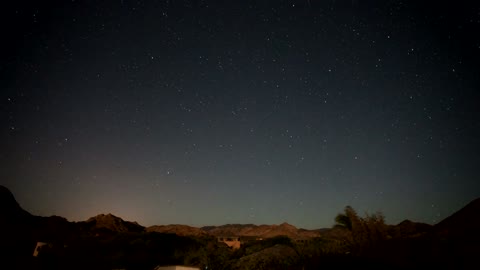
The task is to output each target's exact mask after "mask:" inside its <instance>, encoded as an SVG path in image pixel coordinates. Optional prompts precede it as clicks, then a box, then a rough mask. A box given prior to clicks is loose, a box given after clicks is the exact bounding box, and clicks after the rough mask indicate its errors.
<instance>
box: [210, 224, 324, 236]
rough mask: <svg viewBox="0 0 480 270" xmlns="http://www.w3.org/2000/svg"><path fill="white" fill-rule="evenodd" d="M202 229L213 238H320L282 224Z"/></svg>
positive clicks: (311, 233) (235, 225)
mask: <svg viewBox="0 0 480 270" xmlns="http://www.w3.org/2000/svg"><path fill="white" fill-rule="evenodd" d="M202 229H203V230H204V231H206V232H207V233H209V234H211V235H213V236H239V237H241V236H248V237H261V238H271V237H275V236H288V237H290V238H292V239H303V238H311V237H317V236H320V233H319V232H317V231H310V230H305V229H297V228H296V227H295V226H293V225H290V224H288V223H282V224H280V225H253V224H227V225H222V226H209V227H203V228H202Z"/></svg>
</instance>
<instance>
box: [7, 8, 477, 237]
mask: <svg viewBox="0 0 480 270" xmlns="http://www.w3.org/2000/svg"><path fill="white" fill-rule="evenodd" d="M13 2H16V3H10V4H9V5H5V6H3V7H2V9H1V11H0V15H1V25H2V26H1V28H2V38H1V39H2V49H1V63H0V109H1V113H0V123H1V126H0V150H1V151H0V164H1V165H0V184H1V185H5V186H6V187H8V188H9V189H10V190H11V191H12V192H13V193H14V195H15V197H16V199H17V200H18V202H19V203H20V205H21V206H22V207H23V208H24V209H26V210H27V211H29V212H31V213H32V214H35V215H42V216H51V215H60V216H63V217H66V218H67V219H69V220H71V221H80V220H85V219H87V218H89V217H91V216H94V215H97V214H100V213H113V214H115V215H117V216H120V217H122V218H124V219H126V220H134V221H137V222H139V223H140V224H141V225H144V226H149V225H154V224H172V223H180V224H186V225H193V226H204V225H221V224H226V223H254V224H279V223H282V222H288V223H291V224H293V225H295V226H298V227H303V228H307V229H314V228H322V227H330V226H332V224H333V222H334V217H335V215H336V214H337V213H338V212H340V211H342V210H343V208H344V207H345V206H346V205H351V206H353V207H354V208H355V209H356V210H357V211H358V212H359V213H360V214H363V213H364V212H365V211H369V212H370V213H373V212H375V211H382V212H383V213H384V214H385V216H386V219H387V222H388V223H398V222H400V221H402V220H404V219H411V220H414V221H421V222H426V223H430V224H434V223H436V222H438V221H440V220H442V219H443V218H445V217H447V216H448V215H450V214H452V213H453V212H455V211H456V210H458V209H460V208H461V207H463V206H464V205H465V204H466V203H468V202H469V201H471V200H473V199H474V198H477V197H480V178H479V177H478V174H479V167H480V166H479V165H480V162H479V161H480V158H479V155H480V141H479V139H480V105H479V104H480V103H479V102H480V68H479V67H478V65H479V63H480V8H479V6H480V4H474V2H475V1H470V2H468V3H467V2H462V1H455V2H452V1H450V4H448V5H447V4H443V3H438V2H442V1H435V2H433V1H432V2H428V1H393V0H390V1H363V0H357V1H340V0H337V1H334V0H324V1H315V0H302V1H273V0H272V1H210V0H203V1H202V0H199V1H193V0H183V1H182V0H170V1H145V2H144V1H128V0H123V1H122V0H115V1H113V0H112V1H110V0H105V1H93V0H88V1H80V0H77V1H34V2H32V3H29V2H26V1H13ZM44 2H48V3H49V4H46V3H44ZM419 2H422V3H419ZM474 5H475V6H474Z"/></svg>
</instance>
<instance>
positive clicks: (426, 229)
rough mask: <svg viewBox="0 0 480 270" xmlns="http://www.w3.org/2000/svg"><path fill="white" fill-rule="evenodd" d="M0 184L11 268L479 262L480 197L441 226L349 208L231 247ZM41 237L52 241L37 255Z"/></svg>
mask: <svg viewBox="0 0 480 270" xmlns="http://www.w3.org/2000/svg"><path fill="white" fill-rule="evenodd" d="M0 188H1V189H0V236H1V239H2V245H0V254H1V255H0V256H2V258H1V259H2V263H3V264H4V265H5V266H7V265H9V267H8V269H149V270H151V269H153V268H154V267H155V266H157V265H174V264H179V265H191V266H198V267H199V268H201V269H207V267H208V269H232V270H241V269H299V270H300V269H328V268H327V267H334V268H339V267H340V268H344V267H355V268H358V267H368V269H432V268H438V269H445V268H448V269H475V267H474V266H475V265H477V266H478V262H477V260H478V259H477V258H476V257H478V254H480V244H479V243H480V237H479V235H480V234H479V232H478V230H479V228H480V222H479V220H480V218H479V215H480V200H476V201H474V202H472V203H470V204H469V205H467V206H466V207H465V208H463V209H462V210H460V211H459V212H457V213H455V214H454V215H452V216H451V217H449V218H447V219H445V220H444V221H442V222H440V223H439V224H437V225H435V226H430V225H427V224H421V223H415V222H411V221H404V222H402V223H400V224H398V225H395V226H391V225H386V224H385V222H384V217H383V215H382V214H381V213H377V214H373V215H365V216H364V217H362V216H359V215H358V214H357V213H356V212H355V210H354V209H353V208H352V207H346V208H345V209H344V212H343V213H340V214H339V215H338V216H337V217H336V218H335V221H336V225H335V226H334V227H333V228H331V229H324V230H322V233H321V235H322V236H321V237H317V238H309V239H290V238H288V237H282V236H280V237H274V238H268V239H263V240H250V241H246V242H245V243H243V244H242V246H241V248H240V249H238V250H232V249H230V248H228V247H227V246H226V245H225V244H224V243H221V242H218V241H217V239H216V238H215V237H213V236H209V235H201V236H195V237H193V236H192V237H187V236H178V235H176V234H165V233H156V232H146V231H145V230H144V228H143V227H142V226H140V225H138V224H136V223H131V222H124V221H121V222H118V221H115V222H113V223H115V224H114V226H113V227H112V226H110V227H108V228H107V227H102V226H98V225H99V224H98V222H99V221H95V220H91V221H86V222H76V223H74V222H68V221H67V220H66V219H64V218H62V217H55V216H54V217H37V216H33V215H30V214H29V213H28V212H26V211H24V210H23V209H21V208H20V206H19V205H18V204H17V203H16V201H15V199H14V198H13V195H11V193H10V192H9V191H8V190H7V189H6V188H4V187H0ZM112 228H113V229H112ZM37 242H44V243H46V244H45V245H44V246H43V247H42V248H40V249H39V253H38V256H36V257H34V256H33V251H34V250H35V247H36V245H37ZM472 267H473V268H472ZM2 269H4V268H3V267H2ZM5 269H6V268H5Z"/></svg>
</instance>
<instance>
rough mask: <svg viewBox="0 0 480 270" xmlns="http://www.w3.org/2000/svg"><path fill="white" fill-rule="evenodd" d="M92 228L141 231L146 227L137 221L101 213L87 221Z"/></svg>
mask: <svg viewBox="0 0 480 270" xmlns="http://www.w3.org/2000/svg"><path fill="white" fill-rule="evenodd" d="M85 223H86V224H87V225H88V226H89V227H90V229H108V230H111V231H114V232H141V231H143V230H145V227H143V226H141V225H139V224H138V223H137V222H130V221H124V220H123V219H121V218H119V217H117V216H114V215H112V214H106V215H104V214H100V215H97V216H95V217H91V218H89V219H88V220H87V221H86V222H85Z"/></svg>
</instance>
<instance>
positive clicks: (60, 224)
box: [0, 186, 480, 239]
mask: <svg viewBox="0 0 480 270" xmlns="http://www.w3.org/2000/svg"><path fill="white" fill-rule="evenodd" d="M52 228H60V229H61V230H63V231H65V233H67V232H68V231H70V232H71V231H75V230H78V229H80V230H83V231H85V230H86V231H92V230H109V231H112V232H117V233H124V232H144V231H145V232H158V233H172V234H177V235H181V236H207V235H211V236H214V237H224V236H227V237H228V236H236V237H257V238H271V237H276V236H287V237H290V238H292V239H307V238H314V237H322V236H325V237H333V238H335V237H337V236H338V237H341V236H342V234H343V232H342V231H341V230H340V231H339V230H335V229H334V228H333V229H331V228H325V229H317V230H306V229H299V228H296V227H295V226H293V225H291V224H288V223H282V224H279V225H255V224H226V225H221V226H204V227H201V228H197V227H192V226H187V225H181V224H171V225H155V226H150V227H144V226H141V225H139V224H138V223H137V222H132V221H125V220H123V219H122V218H120V217H117V216H115V215H113V214H100V215H97V216H94V217H91V218H89V219H88V220H86V221H81V222H69V221H68V220H66V219H65V218H63V217H59V216H51V217H39V216H34V215H32V214H30V213H29V212H27V211H25V210H24V209H22V207H21V206H20V205H19V204H18V202H17V201H16V200H15V197H14V195H13V194H12V193H11V192H10V190H9V189H8V188H6V187H4V186H0V229H4V231H5V232H7V231H9V230H13V231H21V230H30V229H36V230H48V231H49V232H50V233H53V232H54V231H55V230H52ZM478 228H480V198H479V199H476V200H474V201H472V202H470V203H469V204H467V205H466V206H465V207H463V208H462V209H460V210H459V211H457V212H455V213H453V214H452V215H451V216H449V217H447V218H446V219H444V220H442V221H441V222H440V223H438V224H436V225H435V226H432V225H429V224H424V223H418V222H412V221H410V220H405V221H403V222H401V223H399V224H397V225H389V234H390V235H391V236H393V237H406V236H408V237H410V236H415V235H421V234H424V233H428V232H431V231H433V232H435V233H436V234H440V235H451V236H455V237H457V236H461V235H463V236H462V237H468V236H471V235H473V236H475V237H479V232H478ZM479 238H480V237H479Z"/></svg>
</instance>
